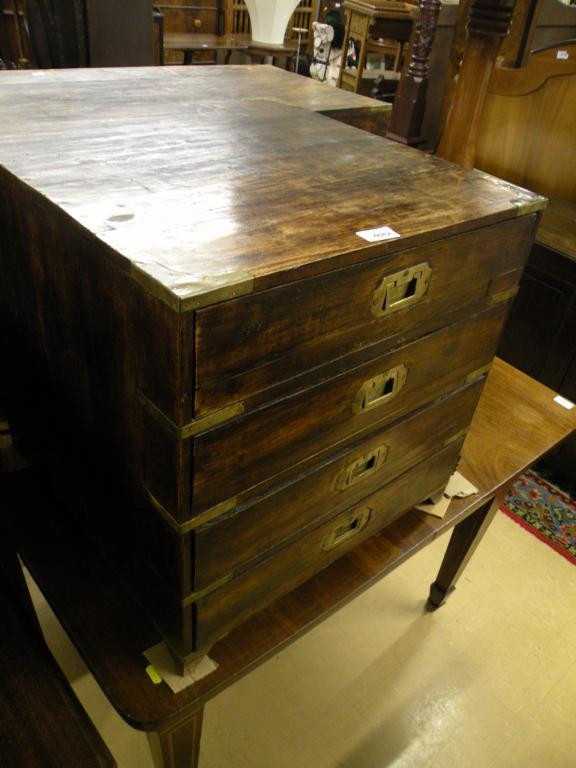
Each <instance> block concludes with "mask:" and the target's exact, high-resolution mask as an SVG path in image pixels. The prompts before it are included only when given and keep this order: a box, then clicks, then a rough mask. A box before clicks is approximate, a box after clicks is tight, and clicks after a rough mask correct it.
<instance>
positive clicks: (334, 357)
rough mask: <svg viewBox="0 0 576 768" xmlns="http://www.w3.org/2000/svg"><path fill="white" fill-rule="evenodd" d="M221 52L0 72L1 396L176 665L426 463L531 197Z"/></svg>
mask: <svg viewBox="0 0 576 768" xmlns="http://www.w3.org/2000/svg"><path fill="white" fill-rule="evenodd" d="M224 69H225V68H218V71H217V72H216V74H213V73H212V74H207V75H206V78H208V80H206V81H204V85H203V90H202V89H201V88H199V89H196V90H195V89H194V88H193V87H192V86H193V85H194V82H196V83H198V82H199V81H198V77H199V75H198V74H197V73H196V74H195V75H194V76H190V78H191V79H188V77H187V76H186V74H185V73H178V72H176V73H175V74H174V72H175V71H174V70H170V69H166V70H165V72H164V73H163V74H162V76H159V75H158V73H157V72H154V74H150V72H149V71H147V70H143V71H142V70H140V71H127V72H126V71H124V72H123V73H122V76H120V75H118V79H117V80H116V79H115V78H114V76H113V71H110V70H108V71H102V72H99V71H94V72H88V71H86V72H80V73H59V74H58V75H57V76H55V77H51V76H50V75H45V76H39V77H38V78H37V79H36V80H35V79H34V77H33V75H31V74H27V75H24V76H22V75H19V74H18V73H15V74H11V73H8V74H7V75H6V76H4V73H1V74H2V76H1V77H0V88H1V89H0V101H1V102H2V109H3V110H4V111H3V114H4V115H5V132H4V138H3V144H2V150H1V157H0V162H1V164H2V166H3V167H2V168H0V216H1V219H0V249H1V250H0V260H1V269H2V284H1V287H2V295H1V299H2V302H1V307H2V309H1V312H2V325H3V328H4V329H5V331H6V332H7V333H6V337H7V349H8V358H9V360H10V367H9V373H8V375H7V390H8V394H7V398H8V401H9V405H10V408H11V411H12V417H13V419H14V421H15V423H16V424H17V426H18V429H19V430H20V433H21V435H22V439H23V440H24V442H25V443H27V445H28V447H29V448H30V449H31V451H32V452H33V453H35V455H36V458H37V460H39V461H41V462H44V463H46V465H47V466H49V467H50V471H51V473H52V476H53V477H54V478H55V482H56V483H57V491H58V492H59V493H60V494H61V496H62V501H63V508H65V512H64V519H65V521H67V522H66V524H70V525H78V526H82V528H83V530H84V531H85V533H86V540H87V541H88V539H91V540H93V541H96V542H97V543H98V546H100V547H101V549H102V551H103V553H104V554H105V555H106V556H107V557H109V558H110V559H111V560H112V561H113V562H114V563H115V565H116V567H117V568H118V569H119V570H120V572H121V573H122V575H123V578H124V579H125V581H126V583H127V584H128V585H129V587H130V588H131V589H132V591H133V592H134V593H135V594H136V596H137V597H138V598H139V599H140V601H141V603H142V605H143V607H144V608H145V609H146V610H147V611H149V612H150V614H151V615H152V616H153V618H154V620H155V621H156V623H157V626H158V627H159V629H160V630H161V632H162V634H163V636H164V637H165V638H166V640H167V642H168V644H169V646H170V648H171V649H172V651H173V653H174V655H175V656H176V657H177V658H178V659H179V660H180V661H181V662H182V663H183V664H186V663H187V662H188V661H189V660H191V659H193V658H194V657H195V656H197V655H198V654H200V653H205V652H206V651H207V650H209V649H210V647H211V646H212V645H213V644H214V643H215V642H216V641H217V640H218V639H219V638H220V637H222V636H223V635H225V634H226V633H227V632H229V631H230V630H231V629H232V628H233V627H234V626H236V625H238V624H239V623H240V622H242V621H243V620H245V619H246V618H247V617H248V616H250V615H252V614H254V613H255V612H257V611H258V610H260V609H261V608H262V607H264V606H265V605H267V604H268V603H270V602H271V601H273V600H274V599H276V598H277V597H278V596H280V595H281V594H283V593H285V592H286V591H288V590H290V589H292V588H293V587H295V586H296V585H297V584H299V583H301V582H303V581H304V580H306V579H307V578H309V577H310V576H311V575H312V574H314V573H315V572H317V571H318V570H320V569H322V568H324V567H326V566H327V565H328V564H329V563H330V562H332V561H333V560H334V559H335V558H337V557H339V556H340V554H342V553H344V552H346V551H347V550H348V549H350V548H351V547H354V546H355V545H356V544H357V543H359V542H360V541H363V540H364V539H365V538H367V537H369V536H371V535H375V534H377V533H378V531H379V530H381V529H382V528H384V527H385V526H386V525H387V524H388V523H389V522H391V521H392V520H393V519H395V518H396V517H398V516H399V515H401V514H402V513H403V512H405V511H407V510H408V509H410V508H411V507H412V506H413V505H414V504H416V503H418V502H419V501H421V500H422V499H424V498H426V497H427V496H429V495H430V494H431V493H434V492H436V491H437V490H439V489H440V488H442V487H443V486H444V484H445V482H446V481H447V479H448V477H449V476H450V474H451V472H452V471H453V469H454V467H455V466H456V463H457V461H458V457H459V453H460V449H461V446H462V443H463V440H464V438H465V435H466V430H467V428H468V425H469V423H470V420H471V418H472V415H473V412H474V409H475V406H476V403H477V401H478V398H479V396H480V393H481V389H482V385H483V382H484V379H485V376H486V374H487V372H488V369H489V367H490V363H491V360H492V358H493V355H494V351H495V349H496V346H497V343H498V340H499V337H500V333H501V330H502V327H503V323H504V321H505V318H506V314H507V312H508V309H509V305H510V302H511V300H512V299H513V296H514V294H515V292H516V287H517V283H518V280H519V277H520V275H521V272H522V269H523V266H524V263H525V260H526V258H527V254H528V252H529V248H530V245H531V242H532V239H533V236H534V228H535V225H536V221H537V218H538V211H539V209H541V208H542V207H543V205H544V201H543V199H542V198H539V197H538V196H535V195H532V194H530V193H528V192H525V191H524V190H521V189H519V188H517V187H514V186H511V185H508V184H503V183H501V182H499V181H498V180H497V179H494V178H493V177H489V176H487V175H486V174H483V173H479V172H476V171H472V170H465V169H462V168H458V167H455V166H453V165H451V164H449V163H447V162H444V161H442V160H439V159H437V158H435V157H432V156H428V155H425V154H423V153H420V152H418V151H416V150H412V149H408V148H405V147H402V146H399V145H397V144H393V143H392V142H388V141H386V140H384V139H382V138H380V137H378V136H374V135H371V134H369V133H366V132H364V131H361V130H358V129H356V128H352V127H350V126H346V125H341V124H340V123H338V122H336V121H334V120H331V119H329V118H327V117H324V116H321V115H318V114H314V113H313V112H312V111H310V110H308V109H303V108H302V107H295V106H292V105H290V104H287V103H282V102H280V101H279V100H275V99H272V98H270V99H267V98H263V94H262V93H261V92H260V93H259V97H258V98H257V97H256V93H257V92H258V91H257V89H258V81H257V79H256V80H254V88H255V97H254V98H253V99H246V98H239V97H238V98H236V99H234V92H233V89H232V92H230V90H229V91H227V93H226V96H225V97H224V96H221V95H219V93H220V92H219V91H218V90H217V89H212V90H211V89H210V88H209V87H208V86H207V85H206V83H207V82H208V83H209V81H210V78H216V77H217V78H218V82H219V85H220V87H221V85H222V83H223V82H224V83H225V82H226V77H227V74H226V72H225V71H224V72H223V71H221V70H224ZM239 69H240V68H231V69H230V75H228V77H229V78H230V82H232V83H233V81H234V78H237V77H239V76H240V75H239V74H238V71H237V70H239ZM254 69H255V68H250V70H251V71H254ZM147 73H148V74H147ZM241 76H244V75H241ZM127 82H128V83H129V85H127ZM7 94H8V95H7ZM202 94H203V95H202ZM32 115H34V116H35V119H34V120H32V119H31V117H32ZM383 228H385V229H383ZM374 230H375V231H374ZM365 231H368V232H369V233H368V234H367V235H366V236H365V237H362V236H360V235H359V234H358V233H359V232H365ZM366 238H368V239H366Z"/></svg>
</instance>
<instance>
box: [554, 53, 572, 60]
mask: <svg viewBox="0 0 576 768" xmlns="http://www.w3.org/2000/svg"><path fill="white" fill-rule="evenodd" d="M556 58H557V59H569V58H570V54H569V53H568V51H558V52H557V53H556Z"/></svg>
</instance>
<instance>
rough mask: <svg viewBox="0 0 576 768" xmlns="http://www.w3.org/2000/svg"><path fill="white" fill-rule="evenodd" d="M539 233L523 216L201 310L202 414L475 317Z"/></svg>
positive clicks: (198, 349)
mask: <svg viewBox="0 0 576 768" xmlns="http://www.w3.org/2000/svg"><path fill="white" fill-rule="evenodd" d="M533 227H534V217H533V216H530V217H523V218H520V219H515V220H512V221H508V222H504V223H502V224H498V225H495V226H490V227H484V228H482V229H479V230H477V231H474V232H468V233H466V234H462V235H458V236H455V237H451V238H448V239H446V240H443V241H441V242H436V243H432V244H429V245H425V246H421V247H419V248H413V249H409V250H406V251H401V252H400V253H397V254H393V255H390V256H387V257H383V258H379V259H372V260H371V261H368V262H366V263H363V264H360V265H358V266H355V267H351V268H347V269H340V270H336V271H334V272H331V273H329V274H327V275H323V276H321V277H317V278H314V279H309V280H303V281H300V282H298V283H293V284H289V285H286V286H283V287H281V288H275V289H272V290H268V291H263V292H261V293H258V294H255V295H251V296H246V297H243V298H239V299H235V300H233V301H228V302H224V303H222V304H218V305H215V306H212V307H209V308H206V309H202V310H200V311H198V312H197V314H196V321H195V329H196V330H195V336H196V385H195V388H196V393H195V409H196V414H197V415H202V414H204V413H206V412H207V411H211V410H214V409H218V408H222V407H224V406H226V405H228V404H230V403H233V402H235V401H238V400H242V399H244V398H248V397H250V396H252V395H254V394H255V393H258V392H262V391H264V390H268V389H271V390H272V391H271V392H270V393H269V395H268V396H267V397H266V398H265V399H271V398H272V397H273V396H274V391H277V390H279V389H281V388H282V387H281V383H282V382H284V381H286V380H288V379H289V378H290V377H294V376H298V375H300V374H302V373H304V372H306V371H308V370H310V369H313V368H315V367H317V366H320V365H322V364H325V363H327V362H329V361H330V360H334V359H335V358H337V357H340V356H342V355H345V354H348V353H350V352H354V351H356V350H358V349H361V348H363V347H365V346H368V345H370V344H374V343H376V342H378V341H380V340H382V339H386V340H387V342H388V345H389V347H393V346H396V345H398V344H399V343H400V342H401V341H403V340H404V341H405V340H408V339H410V338H416V337H417V336H420V335H423V334H424V333H429V332H430V331H433V330H435V329H437V328H440V327H441V326H443V325H445V324H446V323H449V322H454V321H455V320H457V319H458V318H459V317H463V316H464V315H465V314H469V313H470V312H472V311H474V307H478V305H479V304H480V303H482V302H485V301H486V300H489V299H490V297H491V296H492V295H493V294H496V293H498V292H500V291H501V290H502V288H501V287H500V283H501V279H500V277H501V276H502V275H505V274H506V273H509V272H512V271H514V270H517V269H519V268H521V267H522V266H523V264H524V261H525V257H526V254H527V252H528V249H529V244H530V241H531V237H532V232H533Z"/></svg>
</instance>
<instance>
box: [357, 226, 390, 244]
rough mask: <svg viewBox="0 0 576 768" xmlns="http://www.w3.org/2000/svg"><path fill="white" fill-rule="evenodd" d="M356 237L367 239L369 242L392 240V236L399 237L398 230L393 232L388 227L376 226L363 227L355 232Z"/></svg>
mask: <svg viewBox="0 0 576 768" xmlns="http://www.w3.org/2000/svg"><path fill="white" fill-rule="evenodd" d="M356 234H357V235H358V237H362V238H363V239H364V240H368V242H369V243H377V242H378V241H379V240H392V238H393V237H400V235H399V234H398V232H394V230H393V229H390V227H378V229H363V230H361V231H360V232H356Z"/></svg>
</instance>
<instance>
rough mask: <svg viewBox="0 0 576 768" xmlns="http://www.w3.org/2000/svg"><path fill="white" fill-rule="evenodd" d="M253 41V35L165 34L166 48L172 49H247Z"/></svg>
mask: <svg viewBox="0 0 576 768" xmlns="http://www.w3.org/2000/svg"><path fill="white" fill-rule="evenodd" d="M251 42H252V36H251V35H240V34H238V35H234V34H229V35H207V34H201V33H197V32H166V33H165V34H164V48H165V49H166V50H170V51H229V50H235V51H238V50H244V51H245V50H247V49H248V46H249V45H250V43H251Z"/></svg>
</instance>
